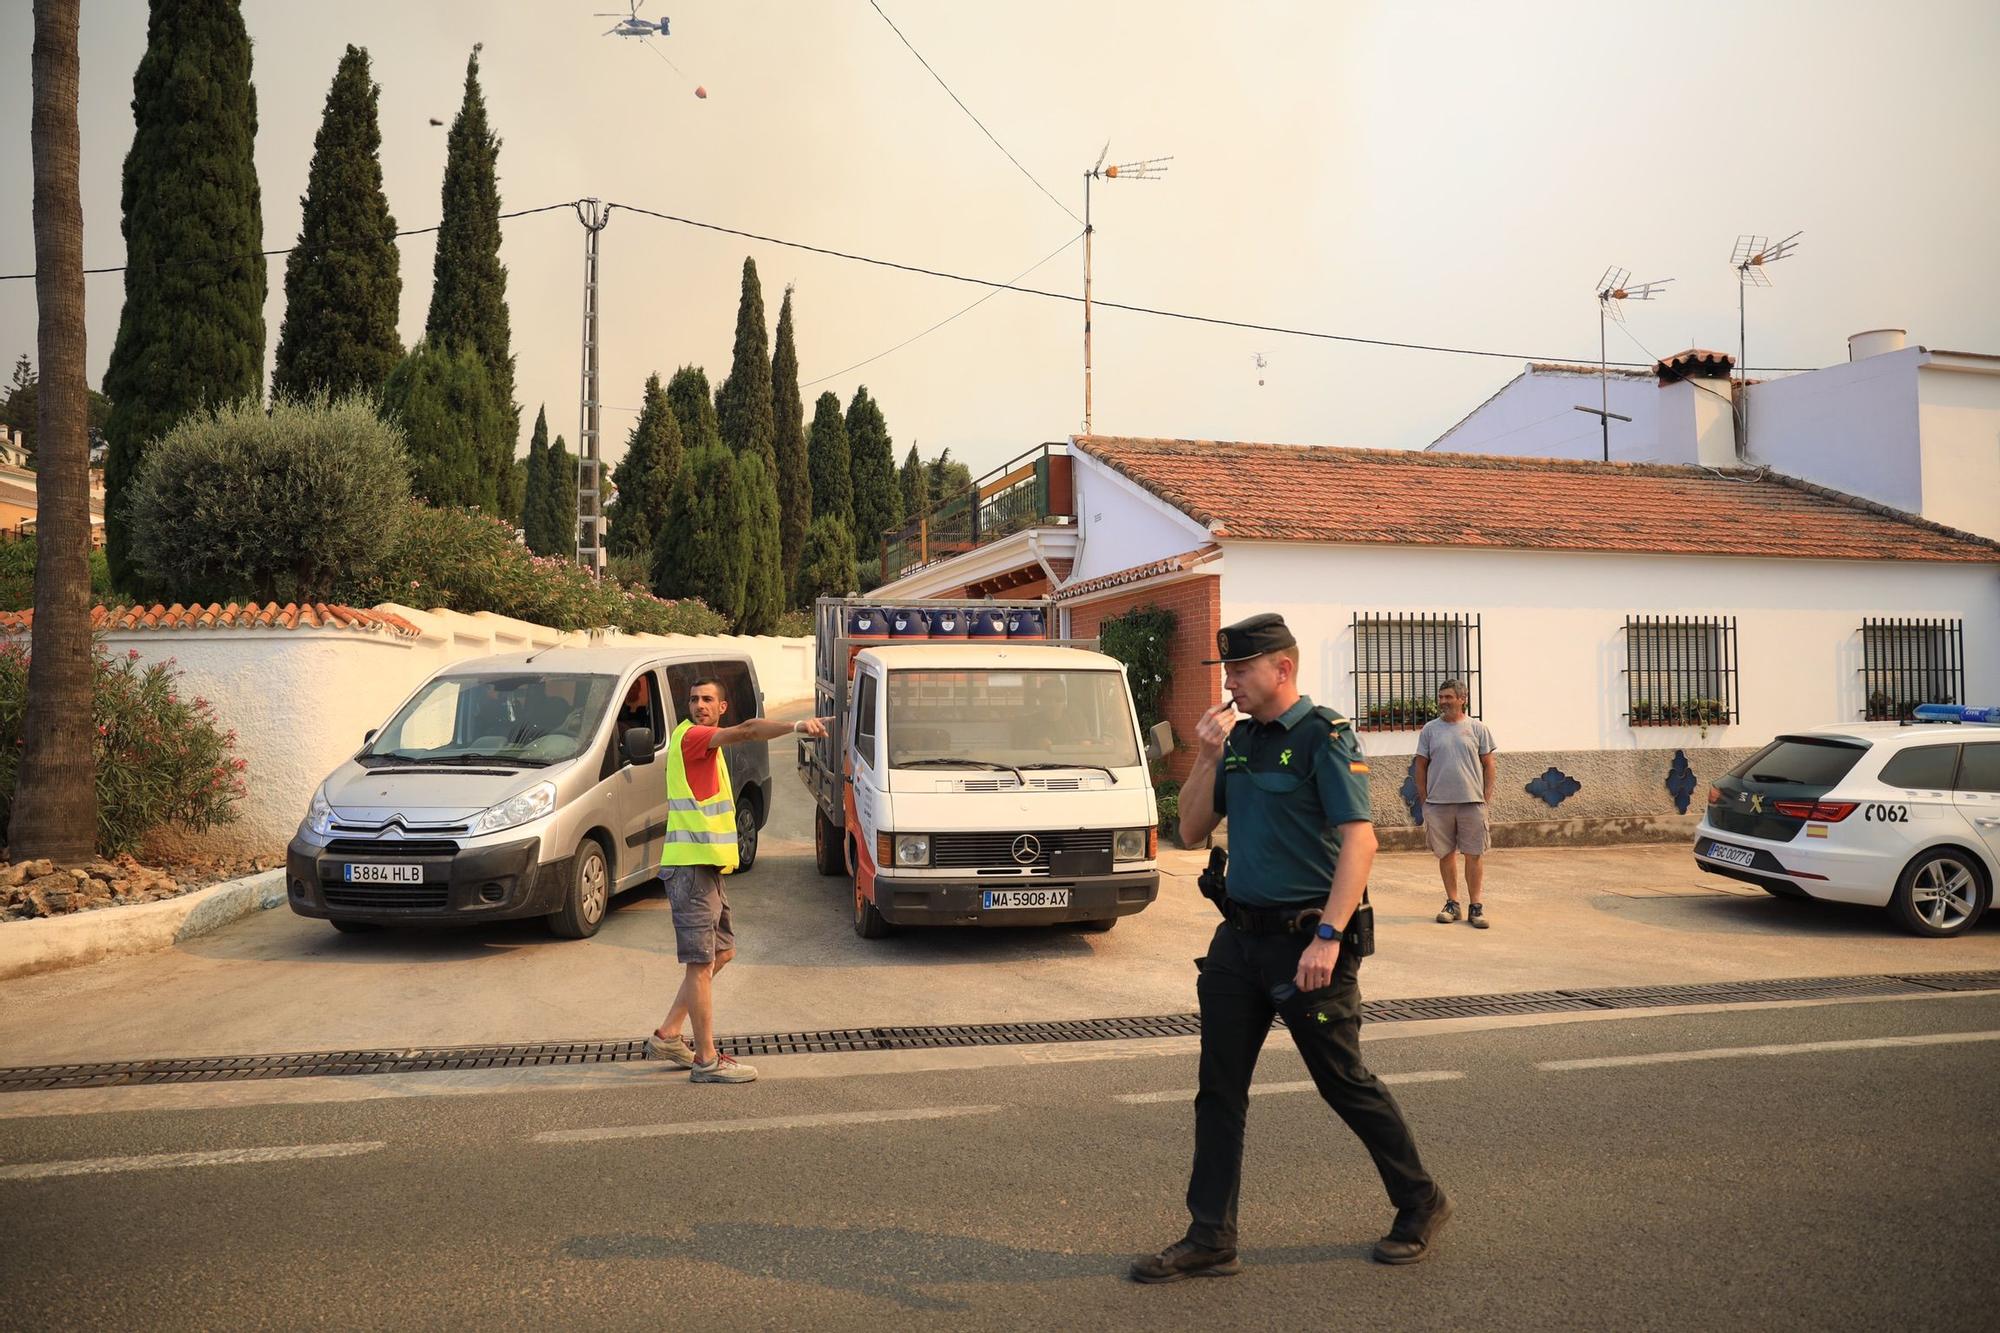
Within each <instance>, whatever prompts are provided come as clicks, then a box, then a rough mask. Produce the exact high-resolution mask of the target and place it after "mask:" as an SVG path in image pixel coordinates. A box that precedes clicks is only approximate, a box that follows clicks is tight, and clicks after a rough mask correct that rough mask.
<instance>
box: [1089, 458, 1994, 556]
mask: <svg viewBox="0 0 2000 1333" xmlns="http://www.w3.org/2000/svg"><path fill="white" fill-rule="evenodd" d="M1076 444H1077V446H1078V447H1079V448H1081V449H1082V450H1083V451H1084V452H1085V453H1087V454H1089V455H1091V456H1092V457H1094V458H1097V459H1099V460H1101V461H1103V462H1104V463H1106V464H1108V465H1109V466H1111V467H1113V468H1116V469H1117V470H1118V471H1119V472H1121V473H1123V474H1124V475H1126V476H1127V477H1130V478H1131V479H1132V480H1133V481H1135V482H1137V483H1138V484H1139V485H1141V486H1144V487H1145V488H1146V489H1147V490H1149V491H1151V492H1153V493H1154V494H1155V495H1157V496H1159V497H1160V498H1161V499H1162V500H1164V501H1166V502H1167V503H1168V504H1171V505H1173V506H1174V507H1175V508H1177V509H1180V510H1181V511H1182V512H1184V513H1186V514H1187V515H1188V516H1189V517H1191V518H1193V519H1196V520H1198V521H1200V522H1203V523H1207V524H1209V525H1210V530H1211V531H1212V532H1213V533H1214V535H1215V536H1216V537H1218V538H1221V539H1226V540H1235V541H1303V542H1353V543H1365V544H1385V545H1412V546H1479V547H1501V548H1508V547H1511V548H1524V549H1550V550H1574V551H1634V552H1646V553H1659V554H1685V555H1731V556H1763V557H1771V558H1780V559H1795V560H1933V561H1961V562H1974V563H1992V564H2000V543H1996V542H1992V541H1988V540H1986V539H1985V538H1982V537H1975V536H1973V535H1971V534H1970V533H1963V532H1959V531H1957V530H1955V529H1952V528H1946V527H1943V526H1941V525H1939V524H1936V523H1931V522H1928V521H1927V520H1924V519H1921V518H1918V517H1916V516H1915V515H1912V514H1906V513H1903V512H1902V511H1900V510H1894V509H1890V508H1888V507H1887V506H1884V505H1878V504H1873V503H1871V502H1869V501H1865V500H1859V499H1856V498H1854V497H1852V496H1846V495H1842V494H1840V493H1838V492H1835V491H1829V490H1826V489H1825V488H1823V487H1819V486H1814V485H1810V484H1808V483H1805V482H1801V481H1797V480H1794V479H1793V478H1790V477H1784V476H1780V475H1778V474H1775V473H1768V472H1762V471H1754V470H1747V469H1739V470H1729V471H1716V470H1712V469H1708V468H1700V467H1680V466H1668V465H1662V464H1644V463H1600V462H1575V461H1567V460H1558V459H1543V458H1508V457H1496V456H1489V455H1483V454H1448V453H1433V452H1428V451H1425V450H1391V449H1345V448H1333V447H1314V446H1308V445H1288V444H1242V443H1231V442H1228V441H1219V440H1159V439H1129V438H1123V437H1114V436H1102V435H1084V436H1078V437H1077V439H1076Z"/></svg>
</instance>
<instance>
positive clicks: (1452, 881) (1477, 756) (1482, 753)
mask: <svg viewBox="0 0 2000 1333" xmlns="http://www.w3.org/2000/svg"><path fill="white" fill-rule="evenodd" d="M1437 705H1438V715H1437V717H1436V718H1434V719H1433V720H1431V721H1429V722H1426V723H1424V729H1423V731H1421V732H1419V733H1418V735H1417V770H1416V779H1417V800H1418V802H1420V803H1421V804H1422V806H1423V810H1424V835H1425V837H1426V838H1427V839H1428V840H1429V842H1430V845H1431V855H1433V856H1435V857H1437V859H1438V874H1439V875H1440V876H1442V877H1443V879H1444V898H1445V901H1444V910H1443V911H1441V912H1439V913H1438V915H1437V919H1438V920H1439V921H1440V922H1442V923H1445V924H1450V923H1451V922H1454V921H1456V920H1458V863H1457V858H1458V857H1459V856H1464V857H1465V890H1466V894H1467V895H1468V896H1469V897H1470V898H1471V899H1472V905H1471V910H1470V911H1469V912H1468V913H1467V916H1466V919H1467V920H1468V921H1470V922H1471V923H1472V924H1473V925H1475V926H1477V927H1479V928H1480V929H1481V930H1484V929H1485V928H1486V905H1485V904H1484V903H1482V902H1481V901H1480V899H1479V895H1480V891H1481V890H1482V889H1483V888H1484V887H1485V880H1486V874H1485V868H1484V866H1483V865H1482V864H1481V862H1480V858H1481V857H1483V856H1485V855H1486V844H1487V824H1486V807H1487V805H1488V804H1489V803H1490V802H1491V801H1492V800H1493V775H1494V765H1493V733H1492V732H1490V731H1488V730H1487V729H1486V724H1485V723H1484V722H1479V721H1475V720H1474V719H1472V718H1469V717H1467V716H1466V715H1465V705H1466V689H1465V683H1464V682H1463V681H1457V680H1448V681H1445V682H1444V683H1443V684H1442V685H1440V686H1438V691H1437Z"/></svg>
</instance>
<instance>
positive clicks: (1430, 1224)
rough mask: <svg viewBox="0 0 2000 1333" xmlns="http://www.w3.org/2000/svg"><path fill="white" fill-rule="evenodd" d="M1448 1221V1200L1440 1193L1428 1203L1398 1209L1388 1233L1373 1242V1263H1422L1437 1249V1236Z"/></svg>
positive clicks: (1443, 1193)
mask: <svg viewBox="0 0 2000 1333" xmlns="http://www.w3.org/2000/svg"><path fill="white" fill-rule="evenodd" d="M1450 1220H1451V1200H1450V1199H1449V1198H1448V1197H1446V1195H1445V1192H1444V1191H1443V1190H1438V1191H1437V1192H1436V1193H1434V1194H1433V1195H1432V1196H1431V1199H1430V1202H1429V1203H1424V1204H1418V1205H1417V1206H1416V1207H1414V1208H1401V1209H1398V1210H1397V1211H1396V1221H1395V1224H1394V1225H1392V1226H1391V1227H1390V1228H1389V1234H1388V1235H1386V1236H1384V1237H1382V1239H1381V1240H1379V1241H1376V1242H1375V1262H1376V1263H1378V1264H1420V1263H1422V1262H1423V1261H1424V1260H1426V1259H1428V1258H1430V1257H1431V1254H1432V1252H1433V1251H1435V1250H1436V1249H1437V1234H1438V1232H1440V1231H1442V1230H1444V1224H1445V1223H1446V1222H1449V1221H1450Z"/></svg>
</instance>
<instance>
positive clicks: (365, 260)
mask: <svg viewBox="0 0 2000 1333" xmlns="http://www.w3.org/2000/svg"><path fill="white" fill-rule="evenodd" d="M380 93H381V89H380V88H379V87H377V86H376V85H375V83H374V82H373V81H372V80H370V78H369V77H368V53H367V52H366V51H364V50H362V49H360V48H358V47H354V46H350V47H348V48H347V54H346V55H344V56H342V57H341V58H340V68H339V70H338V71H337V72H336V73H335V74H334V76H333V87H332V88H331V89H330V90H329V91H328V92H327V95H326V111H325V113H324V114H323V115H322V116H321V117H320V123H319V136H318V137H317V138H315V139H314V140H313V159H312V169H311V171H310V172H309V174H308V175H307V178H306V193H305V197H304V198H303V199H301V200H300V201H299V204H300V207H301V209H302V213H301V215H300V219H299V243H298V246H297V247H296V248H295V249H293V251H292V253H291V256H290V257H289V258H287V259H286V260H285V318H284V323H283V324H282V325H280V327H279V332H278V360H277V365H276V368H275V369H274V370H273V371H272V372H271V392H272V393H273V394H274V395H275V396H277V397H282V398H301V399H302V398H306V397H309V396H310V395H311V394H313V393H314V392H316V391H322V390H323V391H325V392H326V393H328V394H330V395H331V396H333V397H335V398H340V397H344V396H346V395H348V394H352V393H367V394H377V393H380V392H381V390H382V385H383V383H384V382H385V381H387V380H388V378H389V372H390V371H392V370H394V369H395V368H396V363H397V362H398V361H400V360H402V359H403V340H402V339H401V338H399V337H398V336H397V335H396V315H397V312H398V309H399V307H400V303H401V301H402V295H403V278H402V273H401V270H400V269H399V267H398V258H397V253H396V219H395V218H394V217H392V216H390V213H389V200H388V197H387V196H386V195H384V194H383V193H382V160H381V156H380V154H381V151H382V129H381V126H380V125H379V124H378V123H377V117H376V101H377V98H378V97H379V95H380Z"/></svg>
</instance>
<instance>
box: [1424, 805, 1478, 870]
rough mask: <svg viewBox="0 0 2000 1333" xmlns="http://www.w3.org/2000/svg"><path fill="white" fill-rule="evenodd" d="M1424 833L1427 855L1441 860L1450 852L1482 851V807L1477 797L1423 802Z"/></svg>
mask: <svg viewBox="0 0 2000 1333" xmlns="http://www.w3.org/2000/svg"><path fill="white" fill-rule="evenodd" d="M1424 837H1425V838H1427V839H1429V840H1430V844H1431V855H1432V856H1435V857H1437V858H1438V859H1440V860H1442V859H1444V858H1445V857H1447V856H1450V855H1451V854H1452V853H1453V852H1464V853H1465V854H1466V855H1467V856H1484V855H1486V844H1487V832H1486V807H1485V806H1484V805H1482V804H1481V803H1480V802H1478V801H1450V802H1446V803H1445V804H1443V805H1439V804H1437V803H1435V802H1432V801H1425V802H1424Z"/></svg>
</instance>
